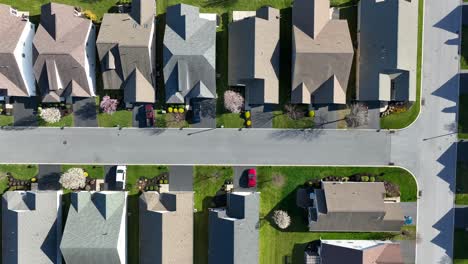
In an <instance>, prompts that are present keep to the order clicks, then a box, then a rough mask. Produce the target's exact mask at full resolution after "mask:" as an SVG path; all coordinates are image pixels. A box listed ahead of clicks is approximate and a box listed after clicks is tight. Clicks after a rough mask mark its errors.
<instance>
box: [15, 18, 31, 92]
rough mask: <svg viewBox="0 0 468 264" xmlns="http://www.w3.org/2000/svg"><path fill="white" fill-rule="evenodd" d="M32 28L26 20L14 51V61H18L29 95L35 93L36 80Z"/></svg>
mask: <svg viewBox="0 0 468 264" xmlns="http://www.w3.org/2000/svg"><path fill="white" fill-rule="evenodd" d="M34 28H35V26H34V24H32V23H31V22H29V21H28V22H27V23H26V26H25V27H24V29H23V33H21V37H20V39H19V41H18V44H17V46H16V48H15V52H14V55H15V59H16V63H18V67H19V70H20V72H21V76H22V78H23V81H24V83H25V85H26V88H27V89H28V93H29V95H30V96H34V95H36V81H35V78H34V71H33V62H32V42H33V39H34V34H35V30H34ZM23 54H24V57H23Z"/></svg>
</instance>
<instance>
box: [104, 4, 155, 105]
mask: <svg viewBox="0 0 468 264" xmlns="http://www.w3.org/2000/svg"><path fill="white" fill-rule="evenodd" d="M155 12H156V2H155V1H150V0H133V2H132V11H131V13H129V14H104V18H103V19H102V24H101V27H100V30H99V36H98V38H97V42H96V45H97V50H98V55H99V60H100V62H101V71H102V79H103V83H104V89H124V93H125V94H126V95H127V96H125V98H124V100H125V102H128V103H135V102H140V103H143V102H148V103H153V102H154V101H155V91H154V85H155V79H154V68H155V66H154V64H155V60H156V58H155V56H156V55H155V29H156V27H155ZM148 50H149V52H148ZM135 71H137V72H138V73H139V74H138V76H139V77H143V78H139V79H138V82H137V83H135V80H134V77H135ZM132 78H133V79H132Z"/></svg>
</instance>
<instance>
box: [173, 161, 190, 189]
mask: <svg viewBox="0 0 468 264" xmlns="http://www.w3.org/2000/svg"><path fill="white" fill-rule="evenodd" d="M169 191H172V192H174V191H193V166H170V167H169Z"/></svg>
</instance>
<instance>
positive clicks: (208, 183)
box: [193, 166, 234, 264]
mask: <svg viewBox="0 0 468 264" xmlns="http://www.w3.org/2000/svg"><path fill="white" fill-rule="evenodd" d="M233 173H234V171H233V169H232V167H211V166H196V167H195V168H194V179H193V190H194V192H195V197H194V199H195V209H196V210H197V212H196V213H195V215H194V219H195V220H194V222H195V224H194V239H195V241H196V243H194V263H195V264H205V263H208V208H210V207H212V205H211V199H212V198H213V197H214V196H215V194H216V192H217V191H218V190H219V189H220V188H221V186H222V185H223V184H224V181H225V180H227V179H230V180H232V177H233Z"/></svg>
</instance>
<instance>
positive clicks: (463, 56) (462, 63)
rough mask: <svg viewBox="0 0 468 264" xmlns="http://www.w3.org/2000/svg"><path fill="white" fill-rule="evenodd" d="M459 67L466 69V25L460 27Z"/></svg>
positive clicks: (467, 52)
mask: <svg viewBox="0 0 468 264" xmlns="http://www.w3.org/2000/svg"><path fill="white" fill-rule="evenodd" d="M465 2H467V1H465ZM460 67H461V68H462V69H468V26H463V27H462V39H461V57H460Z"/></svg>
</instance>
